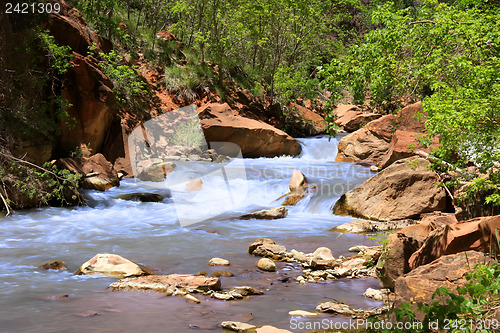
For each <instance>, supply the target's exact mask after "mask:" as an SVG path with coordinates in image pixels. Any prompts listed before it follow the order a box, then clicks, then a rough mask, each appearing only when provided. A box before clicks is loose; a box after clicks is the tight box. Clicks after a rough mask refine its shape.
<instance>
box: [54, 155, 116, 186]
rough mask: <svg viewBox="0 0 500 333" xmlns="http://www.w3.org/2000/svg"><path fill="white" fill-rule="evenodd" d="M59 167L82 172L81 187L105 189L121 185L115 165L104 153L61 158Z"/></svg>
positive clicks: (58, 163) (58, 161)
mask: <svg viewBox="0 0 500 333" xmlns="http://www.w3.org/2000/svg"><path fill="white" fill-rule="evenodd" d="M56 165H57V166H58V167H59V168H63V169H67V170H69V171H71V172H73V173H77V174H81V175H82V176H83V178H82V184H81V187H82V188H85V189H91V190H99V191H105V190H107V189H109V188H111V187H113V186H119V185H120V180H119V179H118V174H117V173H116V171H115V169H114V168H113V165H112V164H111V163H110V162H109V161H107V160H106V158H105V157H104V156H103V155H102V154H95V155H93V156H91V157H80V158H61V159H59V160H57V162H56Z"/></svg>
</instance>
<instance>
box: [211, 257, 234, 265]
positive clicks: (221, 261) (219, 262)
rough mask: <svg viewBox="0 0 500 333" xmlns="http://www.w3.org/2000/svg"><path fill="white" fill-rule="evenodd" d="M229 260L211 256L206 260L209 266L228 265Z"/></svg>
mask: <svg viewBox="0 0 500 333" xmlns="http://www.w3.org/2000/svg"><path fill="white" fill-rule="evenodd" d="M229 264H230V263H229V260H226V259H222V258H212V259H210V260H209V261H208V265H209V266H229Z"/></svg>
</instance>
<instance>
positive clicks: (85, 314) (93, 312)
mask: <svg viewBox="0 0 500 333" xmlns="http://www.w3.org/2000/svg"><path fill="white" fill-rule="evenodd" d="M78 315H79V316H80V317H85V318H90V317H95V316H98V315H100V313H99V312H95V311H89V312H83V313H79V314H78Z"/></svg>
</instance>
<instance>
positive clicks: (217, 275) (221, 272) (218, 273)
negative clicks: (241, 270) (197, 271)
mask: <svg viewBox="0 0 500 333" xmlns="http://www.w3.org/2000/svg"><path fill="white" fill-rule="evenodd" d="M219 276H223V277H231V276H234V274H233V273H231V272H228V271H217V272H214V273H212V277H219Z"/></svg>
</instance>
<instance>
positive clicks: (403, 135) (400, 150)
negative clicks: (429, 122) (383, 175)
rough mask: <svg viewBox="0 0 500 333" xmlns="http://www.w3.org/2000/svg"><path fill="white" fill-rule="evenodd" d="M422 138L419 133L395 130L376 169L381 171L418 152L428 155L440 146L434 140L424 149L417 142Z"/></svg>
mask: <svg viewBox="0 0 500 333" xmlns="http://www.w3.org/2000/svg"><path fill="white" fill-rule="evenodd" d="M423 136H424V134H423V133H421V132H420V133H419V132H409V131H400V130H397V131H396V133H394V135H393V136H392V139H391V143H390V144H389V148H388V150H387V153H386V154H385V155H384V156H383V157H382V160H381V161H380V162H379V165H378V167H379V168H381V169H383V168H386V167H388V166H389V165H391V164H392V163H394V162H395V161H397V160H400V159H403V158H407V157H410V156H413V155H415V152H416V151H418V150H421V151H425V152H426V153H429V152H430V151H431V150H433V149H435V148H437V147H439V146H440V144H439V140H438V139H437V138H434V140H433V143H432V145H431V146H429V147H427V148H424V147H423V146H422V145H421V144H420V141H419V140H420V139H421V138H422V137H423Z"/></svg>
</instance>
